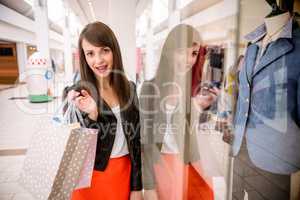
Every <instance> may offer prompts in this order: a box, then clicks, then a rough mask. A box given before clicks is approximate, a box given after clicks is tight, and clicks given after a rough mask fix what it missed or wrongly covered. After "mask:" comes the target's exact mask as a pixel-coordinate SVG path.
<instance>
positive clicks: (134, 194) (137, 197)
mask: <svg viewBox="0 0 300 200" xmlns="http://www.w3.org/2000/svg"><path fill="white" fill-rule="evenodd" d="M129 199H130V200H143V194H142V191H131V192H130V198H129Z"/></svg>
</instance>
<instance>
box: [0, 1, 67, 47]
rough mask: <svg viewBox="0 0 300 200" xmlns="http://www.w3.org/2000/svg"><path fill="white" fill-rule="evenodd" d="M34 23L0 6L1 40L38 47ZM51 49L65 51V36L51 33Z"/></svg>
mask: <svg viewBox="0 0 300 200" xmlns="http://www.w3.org/2000/svg"><path fill="white" fill-rule="evenodd" d="M34 31H35V26H34V21H33V20H31V19H29V18H27V17H25V16H23V15H21V14H19V13H17V12H16V11H14V10H12V9H10V8H7V7H6V6H4V5H2V4H0V33H1V34H0V39H1V40H8V41H13V42H24V43H27V44H31V45H36V37H35V33H34ZM49 40H50V48H55V49H62V50H63V42H64V39H63V36H62V35H60V34H58V33H56V32H54V31H51V30H50V31H49Z"/></svg>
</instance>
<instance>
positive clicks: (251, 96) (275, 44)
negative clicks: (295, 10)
mask: <svg viewBox="0 0 300 200" xmlns="http://www.w3.org/2000/svg"><path fill="white" fill-rule="evenodd" d="M270 2H271V0H270ZM271 5H272V8H273V10H272V13H270V14H269V15H268V16H267V17H265V19H264V22H265V23H264V24H262V25H261V26H259V27H257V28H256V29H255V30H254V31H253V32H251V33H249V34H247V35H246V36H245V39H246V40H248V41H250V43H249V46H248V47H247V51H246V54H245V58H244V65H243V67H242V69H241V71H240V74H239V95H238V101H237V107H236V108H237V109H236V113H235V120H234V139H233V145H232V154H233V156H235V162H234V169H239V170H236V171H235V174H234V179H233V180H234V181H233V191H234V192H233V197H234V199H237V200H240V199H243V198H244V195H246V194H247V196H248V199H249V200H256V199H268V200H277V199H278V200H289V199H290V195H291V193H290V191H291V190H290V189H291V185H290V177H291V174H293V173H295V172H297V171H298V170H300V153H299V152H300V146H299V144H300V134H299V133H300V123H299V119H300V109H299V107H300V104H299V98H300V93H299V90H298V88H300V68H299V66H300V59H299V56H298V55H300V50H299V49H300V32H299V26H297V25H296V24H295V23H293V20H292V18H291V16H290V14H289V13H288V12H282V11H281V10H280V9H279V8H278V6H277V5H276V1H272V2H271ZM267 177H272V179H269V178H267ZM237 180H238V181H237ZM278 183H280V184H278ZM249 185H250V186H249ZM250 188H251V189H250ZM244 191H246V192H247V193H245V192H244ZM270 191H272V192H270Z"/></svg>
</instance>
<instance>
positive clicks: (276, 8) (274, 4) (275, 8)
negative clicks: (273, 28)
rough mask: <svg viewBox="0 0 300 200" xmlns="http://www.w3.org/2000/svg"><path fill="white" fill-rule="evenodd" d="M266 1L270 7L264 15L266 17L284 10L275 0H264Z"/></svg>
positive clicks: (273, 15) (281, 12) (279, 13)
mask: <svg viewBox="0 0 300 200" xmlns="http://www.w3.org/2000/svg"><path fill="white" fill-rule="evenodd" d="M266 2H267V3H268V4H269V5H270V6H271V7H272V11H271V12H270V13H269V14H268V15H267V16H266V18H269V17H275V16H277V15H281V14H283V13H285V12H286V11H283V10H281V9H280V8H279V6H278V5H277V2H276V0H266Z"/></svg>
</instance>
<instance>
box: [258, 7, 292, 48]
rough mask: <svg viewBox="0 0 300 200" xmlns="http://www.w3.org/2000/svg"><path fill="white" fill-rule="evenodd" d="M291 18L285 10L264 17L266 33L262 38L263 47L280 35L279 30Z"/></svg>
mask: <svg viewBox="0 0 300 200" xmlns="http://www.w3.org/2000/svg"><path fill="white" fill-rule="evenodd" d="M290 18H291V16H290V13H289V12H286V13H283V14H280V15H277V16H273V17H266V18H265V19H264V21H265V25H266V29H267V34H266V35H265V37H264V38H263V47H265V46H266V44H268V43H269V42H271V41H275V40H276V39H277V38H278V36H279V35H280V32H281V30H282V29H283V27H284V26H285V25H286V23H287V22H288V21H289V19H290Z"/></svg>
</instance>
